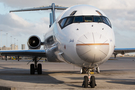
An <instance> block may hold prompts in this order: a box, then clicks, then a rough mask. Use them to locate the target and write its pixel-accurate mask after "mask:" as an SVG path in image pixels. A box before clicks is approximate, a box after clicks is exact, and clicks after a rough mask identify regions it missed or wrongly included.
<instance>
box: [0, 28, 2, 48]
mask: <svg viewBox="0 0 135 90" xmlns="http://www.w3.org/2000/svg"><path fill="white" fill-rule="evenodd" d="M0 31H1V43H0V47H1V50H2V30H0Z"/></svg>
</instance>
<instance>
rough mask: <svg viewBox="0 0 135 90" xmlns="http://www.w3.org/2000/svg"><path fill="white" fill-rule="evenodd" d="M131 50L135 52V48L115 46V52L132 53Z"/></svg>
mask: <svg viewBox="0 0 135 90" xmlns="http://www.w3.org/2000/svg"><path fill="white" fill-rule="evenodd" d="M131 52H135V48H115V49H114V53H121V54H124V53H131Z"/></svg>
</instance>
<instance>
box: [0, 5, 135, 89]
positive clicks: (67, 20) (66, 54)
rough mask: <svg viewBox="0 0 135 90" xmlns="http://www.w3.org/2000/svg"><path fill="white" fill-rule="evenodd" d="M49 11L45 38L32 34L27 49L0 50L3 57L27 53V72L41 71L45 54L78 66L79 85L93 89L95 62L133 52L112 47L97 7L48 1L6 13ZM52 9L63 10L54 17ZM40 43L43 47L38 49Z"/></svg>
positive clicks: (106, 24) (106, 22)
mask: <svg viewBox="0 0 135 90" xmlns="http://www.w3.org/2000/svg"><path fill="white" fill-rule="evenodd" d="M48 9H51V11H52V12H51V13H50V25H49V27H50V28H49V31H48V32H47V33H46V34H45V40H44V41H43V42H42V41H41V39H40V38H39V37H38V36H36V35H33V36H30V38H29V39H28V42H27V44H28V47H29V50H5V51H4V50H1V51H0V54H1V55H3V56H6V57H7V56H18V57H19V56H29V57H32V58H33V62H34V64H31V65H30V74H35V72H37V73H38V74H42V64H38V61H39V60H38V58H39V57H46V58H47V60H48V61H50V62H58V61H64V62H67V63H69V64H73V65H76V66H78V67H81V70H80V72H81V73H87V74H88V75H87V76H84V81H83V83H82V86H83V87H84V88H87V87H88V85H90V87H91V88H95V86H96V81H95V76H94V71H96V72H98V73H100V69H99V65H101V64H103V63H104V62H106V61H107V60H108V59H109V58H110V57H111V55H112V54H114V56H115V57H116V55H117V54H118V53H121V54H125V53H129V52H135V48H115V36H114V31H113V27H112V25H111V22H110V21H109V18H108V17H107V16H106V15H105V14H104V12H102V11H101V10H100V9H98V8H96V7H94V6H91V5H75V6H72V7H69V8H68V7H61V6H58V5H55V3H52V5H51V6H45V7H37V8H36V7H35V8H28V9H21V10H12V11H10V12H21V11H36V10H48ZM55 9H57V10H64V11H63V12H62V13H61V14H60V16H59V17H58V18H57V19H56V18H55ZM41 45H43V46H44V50H41V49H40V47H41Z"/></svg>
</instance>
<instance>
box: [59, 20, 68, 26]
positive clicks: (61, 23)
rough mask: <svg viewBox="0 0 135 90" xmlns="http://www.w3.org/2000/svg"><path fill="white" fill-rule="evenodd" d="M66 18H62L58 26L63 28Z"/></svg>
mask: <svg viewBox="0 0 135 90" xmlns="http://www.w3.org/2000/svg"><path fill="white" fill-rule="evenodd" d="M66 20H67V18H64V19H62V21H61V22H60V26H61V27H62V28H63V27H64V24H65V22H66Z"/></svg>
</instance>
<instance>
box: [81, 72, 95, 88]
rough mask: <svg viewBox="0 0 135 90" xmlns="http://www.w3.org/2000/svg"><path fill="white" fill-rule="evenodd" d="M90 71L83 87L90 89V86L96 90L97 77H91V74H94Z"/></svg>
mask: <svg viewBox="0 0 135 90" xmlns="http://www.w3.org/2000/svg"><path fill="white" fill-rule="evenodd" d="M90 71H91V70H90V69H89V70H88V76H84V81H83V84H82V86H83V87H84V88H88V85H90V87H91V88H95V86H96V81H95V76H93V75H91V73H93V72H90ZM93 74H94V73H93Z"/></svg>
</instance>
